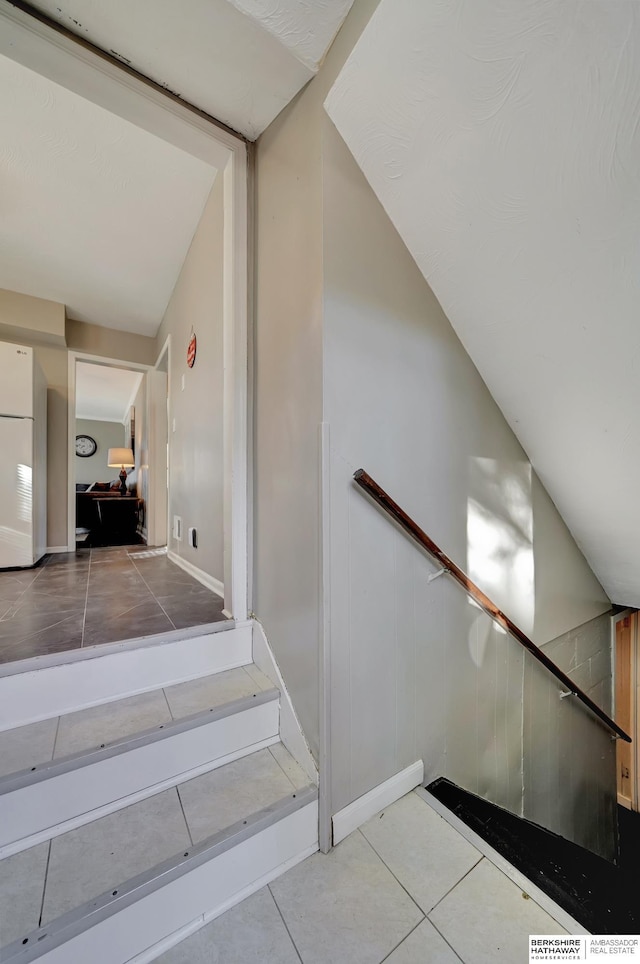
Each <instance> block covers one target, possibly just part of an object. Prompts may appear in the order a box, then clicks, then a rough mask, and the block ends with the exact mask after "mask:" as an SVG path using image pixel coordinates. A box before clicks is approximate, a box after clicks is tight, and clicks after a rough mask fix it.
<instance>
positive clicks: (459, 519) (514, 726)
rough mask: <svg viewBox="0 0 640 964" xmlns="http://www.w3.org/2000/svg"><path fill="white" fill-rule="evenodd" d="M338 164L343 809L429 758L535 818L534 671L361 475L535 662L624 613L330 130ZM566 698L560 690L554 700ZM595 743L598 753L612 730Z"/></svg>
mask: <svg viewBox="0 0 640 964" xmlns="http://www.w3.org/2000/svg"><path fill="white" fill-rule="evenodd" d="M323 160H324V179H323V188H324V295H325V300H324V307H325V310H324V385H325V420H326V421H327V422H328V424H329V427H330V438H331V445H330V475H331V499H330V517H331V529H330V540H329V544H330V559H331V587H330V588H331V592H330V598H331V614H332V625H331V647H332V648H331V652H332V663H331V714H332V716H331V727H332V741H331V747H332V754H331V760H332V762H331V766H332V807H333V810H334V811H335V810H337V809H340V808H341V807H343V806H345V805H346V804H347V803H349V802H350V801H351V800H353V799H354V798H356V797H358V796H359V795H361V794H362V793H364V792H366V791H367V790H369V789H371V787H372V786H375V785H376V784H377V783H380V782H381V781H382V780H384V779H386V778H387V777H389V776H391V775H392V774H393V773H395V772H396V771H398V770H400V769H401V768H403V767H404V766H406V765H408V764H409V763H411V762H413V760H415V759H417V758H423V759H424V762H425V771H426V776H427V779H433V778H435V777H436V776H446V777H448V778H449V779H451V780H453V781H454V782H456V783H458V784H460V785H461V786H463V787H465V788H466V789H468V790H471V791H472V792H475V793H478V794H480V795H481V796H485V797H487V798H488V799H491V800H493V801H494V802H495V803H498V804H499V805H501V806H504V807H506V808H508V809H510V810H512V811H514V812H516V813H522V809H523V794H522V786H523V763H522V757H523V746H522V726H523V709H522V705H523V674H524V652H523V651H522V650H521V649H520V647H519V646H518V644H517V643H516V642H515V641H514V640H512V639H511V638H509V637H507V636H505V635H504V634H502V633H501V632H499V631H498V630H497V629H496V628H495V627H494V626H493V625H492V624H491V622H490V620H489V619H488V617H486V616H485V615H484V614H483V613H481V612H480V611H479V610H478V609H477V608H476V607H474V606H473V605H471V604H470V603H469V600H468V599H467V597H466V594H465V593H463V592H462V591H461V590H460V589H459V588H458V587H457V586H456V585H454V584H452V583H451V582H450V581H448V580H447V578H446V577H444V578H440V579H438V580H436V581H434V582H432V583H429V582H428V575H429V574H430V573H432V572H434V571H435V569H436V566H435V565H434V564H432V563H431V562H430V561H429V560H428V559H427V558H426V557H425V556H424V555H423V554H422V553H421V551H420V550H418V549H417V548H415V547H414V546H413V545H411V544H410V543H409V541H408V539H407V537H406V536H405V535H404V534H403V533H401V532H399V531H398V530H397V529H396V528H395V527H394V526H393V525H392V524H391V523H390V522H389V521H388V520H387V519H386V518H384V517H383V516H382V514H381V512H380V510H379V509H378V508H377V507H376V506H374V505H373V504H371V503H370V502H369V501H368V500H366V499H365V498H364V496H363V494H362V493H361V492H360V491H359V490H357V489H356V488H355V487H354V485H353V483H352V481H351V477H352V474H353V472H354V471H355V469H357V468H359V467H363V468H365V469H366V470H367V471H368V472H369V473H370V474H371V475H372V476H373V477H374V478H375V479H376V480H377V481H378V482H379V483H380V484H381V485H382V486H383V487H384V488H385V489H387V491H388V492H389V493H390V494H391V496H392V497H393V498H394V499H395V500H396V501H397V502H399V504H400V505H401V506H402V507H403V508H404V509H405V510H406V511H407V512H408V513H409V514H410V515H411V516H413V517H414V518H415V519H416V521H417V522H418V524H419V525H421V526H422V527H423V528H424V529H425V530H426V531H427V533H428V534H429V535H430V536H431V537H432V538H433V539H434V541H435V542H436V543H437V544H438V545H439V546H440V547H441V548H442V549H443V550H444V552H445V553H446V554H447V555H449V556H450V557H451V558H452V559H453V560H454V561H455V562H457V563H458V565H460V566H461V568H463V569H465V570H467V571H469V572H470V574H471V576H472V578H474V579H475V581H476V582H478V583H479V584H480V587H481V588H482V589H484V590H485V591H486V592H487V593H488V594H489V595H490V596H491V597H492V598H493V599H494V600H495V601H496V602H497V603H498V605H499V606H500V607H501V608H502V609H503V610H504V611H505V612H506V613H507V614H508V615H509V616H511V617H512V618H513V619H514V621H515V622H516V623H518V624H519V625H520V626H521V628H522V629H523V630H524V631H525V632H526V633H528V634H529V635H531V636H532V637H533V638H534V640H535V641H537V642H538V643H544V642H547V641H548V640H549V639H550V638H553V637H556V636H559V635H560V634H561V633H564V632H566V631H567V630H570V629H572V628H573V627H575V626H577V625H579V624H581V623H584V622H586V621H587V620H590V619H592V618H593V617H596V616H598V614H600V613H603V612H605V611H606V610H608V608H609V601H608V599H607V597H606V595H605V593H604V591H603V590H602V588H601V587H600V585H599V584H598V582H597V580H596V579H595V577H594V575H593V573H592V572H591V570H590V569H589V567H588V565H587V563H586V561H585V559H584V557H583V556H582V555H581V553H580V552H579V550H578V548H577V546H576V545H575V543H574V542H573V540H572V538H571V536H570V534H569V533H568V531H567V529H566V526H565V525H564V523H563V521H562V519H561V518H560V516H559V515H558V513H557V511H556V509H555V507H554V506H553V504H552V502H551V500H550V499H549V497H548V496H547V494H546V493H545V491H544V489H543V487H542V485H541V483H540V481H539V480H538V478H537V476H536V475H535V473H534V472H533V471H532V470H531V466H530V464H529V462H528V460H527V458H526V455H525V453H524V452H523V450H522V448H521V447H520V445H519V443H518V441H517V439H516V438H515V436H514V435H513V433H512V432H511V430H510V429H509V427H508V425H507V423H506V421H505V420H504V418H503V416H502V414H501V413H500V411H499V409H498V407H497V405H496V403H495V402H494V401H493V399H492V398H491V395H490V394H489V392H488V390H487V388H486V386H485V385H484V383H483V381H482V379H481V378H480V376H479V374H478V372H477V370H476V369H475V367H474V365H473V363H472V362H471V360H470V359H469V357H468V355H467V354H466V352H465V351H464V349H463V348H462V346H461V344H460V342H459V340H458V338H457V336H456V335H455V333H454V331H453V329H452V328H451V326H450V325H449V323H448V321H447V319H446V317H445V316H444V314H443V312H442V310H441V309H440V307H439V305H438V303H437V301H436V299H435V297H434V296H433V294H432V292H431V290H430V289H429V287H428V285H427V284H426V282H425V281H424V278H423V277H422V275H421V274H420V272H419V271H418V269H417V267H416V265H415V263H414V261H413V259H412V258H411V256H410V255H409V253H408V252H407V250H406V248H405V246H404V244H403V242H402V241H401V239H400V237H399V236H398V235H397V233H396V231H395V229H394V227H393V226H392V224H391V222H390V221H389V219H388V218H387V215H386V214H385V212H384V210H383V209H382V207H381V205H380V204H379V202H378V201H377V199H376V198H375V196H374V194H373V192H372V190H371V188H370V187H369V185H368V184H367V182H366V181H365V179H364V176H363V175H362V173H361V172H360V170H359V169H358V167H357V165H356V163H355V161H354V160H353V159H352V157H351V155H350V154H349V152H348V150H347V149H346V147H345V145H344V143H343V142H342V140H341V138H340V137H339V135H338V134H337V132H336V131H335V129H334V128H333V126H332V124H331V122H330V121H329V120H328V119H327V120H326V122H325V138H324V149H323ZM556 690H557V685H556V684H555V683H553V681H552V679H551V677H549V676H548V675H547V678H546V679H544V680H543V682H542V684H541V690H540V693H541V694H542V695H543V696H544V698H545V699H548V698H549V696H548V694H549V692H553V693H554V694H555V692H556ZM586 729H587V735H586V739H583V744H584V745H585V747H586V746H590V749H591V751H593V747H594V742H593V741H592V742H591V744H589V731H590V730H591V731H593V738H594V740H595V742H596V743H597V740H598V735H597V734H598V733H599V726H598V725H596V724H593V723H592V721H590V720H589V721H588V724H587V727H586ZM566 735H567V734H563V733H562V732H561V733H560V736H559V737H558V738H557V739H558V742H559V744H560V745H562V744H563V739H564V738H565V737H566ZM584 736H585V734H583V737H584ZM565 749H566V747H565ZM583 760H584V763H585V765H586V766H587V767H589V766H590V765H595V768H596V769H597V760H596V761H590V759H589V753H588V752H585V755H584V757H583ZM576 778H577V777H576ZM580 779H581V781H583V783H584V782H585V781H586V782H588V781H589V779H590V777H589V773H588V771H587V772H584V771H583V773H582V775H581V778H580ZM614 787H615V785H614ZM575 789H576V788H575V783H574V782H572V780H571V779H567V781H566V784H565V794H566V796H567V797H572V798H573V796H574V794H575ZM585 808H586V809H589V805H588V804H587V803H585ZM563 829H564V830H565V831H566V832H567V833H568V834H569V835H571V834H572V833H574V832H575V833H580V832H582V831H581V828H578V827H576V826H574V827H573V828H571V827H568V828H567V821H564V827H563ZM609 830H610V831H611V832H612V825H611V824H610V825H609ZM611 832H610V834H609V839H610V840H611V839H612V838H611ZM581 842H582V843H585V844H587V845H590V846H593V847H594V848H597V847H598V846H599V843H598V840H597V839H596V840H594V838H593V836H590V837H589V836H587V837H586V838H585V837H583V838H581ZM601 849H603V848H601Z"/></svg>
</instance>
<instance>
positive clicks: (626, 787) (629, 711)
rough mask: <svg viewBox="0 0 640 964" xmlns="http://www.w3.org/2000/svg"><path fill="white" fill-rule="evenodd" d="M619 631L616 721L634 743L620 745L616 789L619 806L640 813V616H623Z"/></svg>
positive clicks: (619, 618) (618, 622) (617, 625)
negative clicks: (639, 743)
mask: <svg viewBox="0 0 640 964" xmlns="http://www.w3.org/2000/svg"><path fill="white" fill-rule="evenodd" d="M614 628H615V646H614V652H615V672H614V679H615V720H616V723H618V725H619V726H621V727H622V729H623V730H625V731H626V732H627V733H629V735H630V736H631V737H632V740H633V742H632V743H627V742H626V740H617V741H616V774H617V776H616V787H617V794H618V803H619V804H620V806H622V807H625V808H626V809H627V810H636V811H637V810H638V767H637V762H638V761H637V749H636V743H637V739H636V736H637V732H638V613H637V612H629V611H626V612H624V613H620V614H619V615H618V616H617V617H616V618H615V621H614Z"/></svg>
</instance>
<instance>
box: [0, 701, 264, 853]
mask: <svg viewBox="0 0 640 964" xmlns="http://www.w3.org/2000/svg"><path fill="white" fill-rule="evenodd" d="M278 696H279V694H278V691H277V690H276V689H270V690H263V691H258V692H257V693H255V694H254V695H253V696H249V697H244V698H242V699H238V700H234V701H232V702H230V703H225V704H223V705H221V706H217V707H215V708H213V709H211V710H209V711H207V712H205V713H199V714H196V715H195V716H191V717H187V718H185V719H180V720H176V721H173V722H170V723H165V724H162V725H160V726H158V727H154V728H153V729H152V730H148V731H146V732H143V733H139V734H134V735H132V736H131V737H129V738H126V739H123V740H119V741H117V742H114V743H112V744H108V745H106V746H103V747H100V748H98V749H95V750H91V751H89V752H81V753H76V754H73V755H71V756H68V757H66V758H63V759H59V760H53V761H52V762H50V763H46V764H43V765H41V766H36V767H32V768H31V769H30V770H26V771H22V772H19V773H13V774H9V775H8V776H5V777H0V858H3V857H7V856H10V855H11V854H14V853H18V852H19V851H21V850H25V849H27V848H28V847H32V846H34V845H35V844H37V843H39V842H40V841H41V840H44V839H49V838H51V837H52V836H55V835H58V834H61V833H65V832H66V831H68V830H70V829H72V828H73V827H77V826H81V825H82V824H84V823H87V822H89V821H91V820H95V819H97V818H99V817H101V816H104V815H106V814H108V813H111V812H113V811H114V810H116V809H120V808H123V807H126V806H129V805H131V804H133V803H135V802H137V801H138V800H142V799H145V798H146V797H148V796H151V795H153V794H154V793H157V792H158V791H160V790H164V789H166V788H167V787H171V786H174V785H175V784H176V783H178V782H179V781H184V780H187V779H191V778H193V777H196V776H198V775H199V774H201V773H204V772H207V771H209V770H213V769H215V768H217V767H220V766H224V765H225V764H226V763H229V762H231V761H232V760H236V759H238V758H239V757H241V756H244V755H246V754H248V753H252V752H254V751H255V750H258V749H261V748H263V747H267V746H270V745H272V744H274V743H277V742H278Z"/></svg>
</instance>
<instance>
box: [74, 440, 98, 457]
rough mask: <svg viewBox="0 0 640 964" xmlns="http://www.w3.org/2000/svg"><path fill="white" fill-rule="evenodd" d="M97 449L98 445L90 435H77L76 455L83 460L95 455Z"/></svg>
mask: <svg viewBox="0 0 640 964" xmlns="http://www.w3.org/2000/svg"><path fill="white" fill-rule="evenodd" d="M97 449H98V443H97V442H96V440H95V439H94V438H91V436H90V435H76V455H79V456H80V458H81V459H88V458H89V456H91V455H95V454H96V451H97Z"/></svg>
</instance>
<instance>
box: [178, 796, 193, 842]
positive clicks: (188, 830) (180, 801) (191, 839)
mask: <svg viewBox="0 0 640 964" xmlns="http://www.w3.org/2000/svg"><path fill="white" fill-rule="evenodd" d="M176 793H177V794H178V803H179V804H180V809H181V810H182V816H183V818H184V825H185V827H186V828H187V833H188V834H189V840H190V841H191V846H192V847H195V843H194V841H193V834H192V833H191V827H190V826H189V821H188V820H187V815H186V813H185V809H184V804H183V802H182V797H181V796H180V787H179V786H178V784H176Z"/></svg>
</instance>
